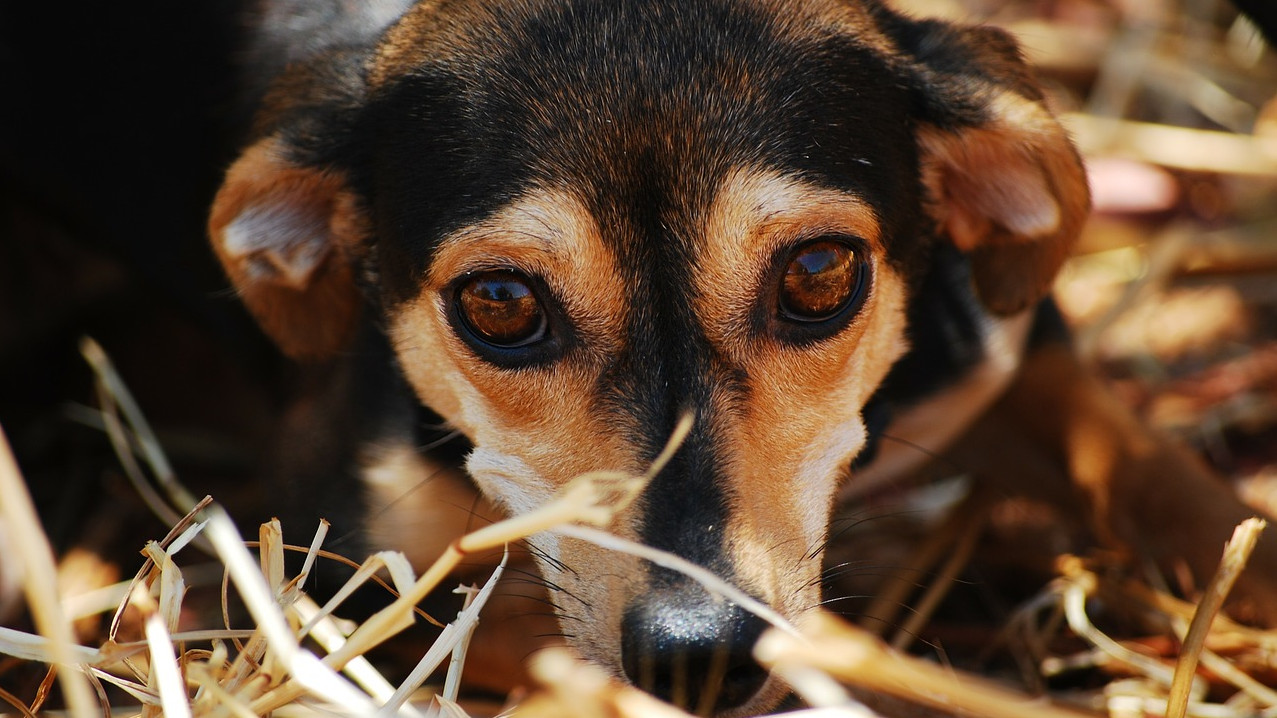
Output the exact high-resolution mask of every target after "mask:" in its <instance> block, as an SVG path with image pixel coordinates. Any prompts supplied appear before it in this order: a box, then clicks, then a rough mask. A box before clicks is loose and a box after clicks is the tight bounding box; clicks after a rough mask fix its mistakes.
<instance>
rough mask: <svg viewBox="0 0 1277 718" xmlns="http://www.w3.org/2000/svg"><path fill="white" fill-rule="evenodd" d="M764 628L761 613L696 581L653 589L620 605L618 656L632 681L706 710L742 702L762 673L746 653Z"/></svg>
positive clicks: (758, 686) (674, 700)
mask: <svg viewBox="0 0 1277 718" xmlns="http://www.w3.org/2000/svg"><path fill="white" fill-rule="evenodd" d="M697 592H698V593H699V595H697ZM764 628H766V624H765V623H764V622H763V621H762V619H760V618H758V617H757V616H755V615H753V614H752V613H749V612H747V611H744V610H742V609H741V608H740V607H738V606H736V605H735V604H732V603H728V602H727V601H723V600H718V599H715V598H713V597H711V596H709V595H708V594H707V593H705V592H704V591H703V590H701V589H699V588H697V589H695V592H693V591H685V592H679V593H667V594H658V595H654V596H650V597H647V598H645V599H644V600H642V601H641V602H640V603H638V604H635V605H634V606H632V607H631V608H630V609H629V610H628V611H626V613H625V617H624V619H623V620H622V623H621V653H622V663H623V665H624V668H625V673H626V675H627V676H628V677H629V679H630V681H632V682H633V683H634V684H635V685H636V686H638V687H640V688H642V689H643V690H646V691H648V692H649V693H652V694H653V695H656V696H657V697H659V698H661V699H663V700H666V701H668V702H670V703H673V704H674V705H677V706H680V707H683V708H685V709H687V710H690V711H693V712H695V713H696V714H697V715H709V714H712V713H717V712H719V711H725V710H729V709H731V708H736V707H739V706H742V705H744V704H746V703H747V702H749V700H750V699H751V698H753V697H754V695H755V694H757V693H758V691H759V690H760V689H761V688H762V687H763V684H764V683H765V682H766V681H767V671H766V670H765V669H764V668H763V667H762V666H760V665H759V664H758V663H757V662H756V661H755V660H754V658H753V653H752V651H753V647H754V643H755V642H756V641H757V640H758V637H759V636H760V635H761V634H762V632H763V629H764Z"/></svg>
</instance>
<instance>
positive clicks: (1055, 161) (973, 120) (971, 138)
mask: <svg viewBox="0 0 1277 718" xmlns="http://www.w3.org/2000/svg"><path fill="white" fill-rule="evenodd" d="M886 25H887V29H888V32H889V33H890V34H891V35H893V38H894V39H895V40H896V41H897V42H898V43H899V45H900V47H901V49H902V50H904V52H905V53H907V59H906V62H908V63H909V64H910V65H911V68H910V74H911V75H912V76H913V77H914V79H915V85H914V88H913V89H914V92H915V93H916V99H917V103H918V113H919V119H920V123H919V130H918V141H919V149H920V152H921V163H922V180H923V185H924V189H925V191H926V192H927V194H928V203H929V211H930V213H931V215H932V217H933V218H934V220H935V221H936V223H937V225H938V227H939V229H940V231H941V233H942V234H944V235H946V236H947V237H948V238H949V239H950V240H951V241H952V242H953V243H954V244H955V245H957V247H958V248H959V249H961V250H962V251H964V252H967V253H969V255H970V256H971V262H972V272H973V276H974V282H975V288H976V291H977V293H978V294H979V297H980V299H981V301H982V302H983V303H984V304H985V306H986V307H988V308H989V309H990V310H991V311H993V312H995V313H998V314H1012V313H1015V312H1018V311H1020V310H1022V309H1024V308H1026V307H1029V306H1031V305H1033V304H1034V303H1036V302H1037V301H1038V300H1040V299H1041V298H1042V297H1044V296H1046V294H1047V293H1048V292H1049V291H1050V287H1051V281H1052V279H1053V278H1054V277H1055V274H1056V272H1057V271H1058V270H1059V268H1060V265H1061V264H1062V263H1063V261H1064V259H1065V258H1066V257H1067V256H1068V253H1069V251H1070V249H1071V248H1072V246H1073V244H1074V241H1075V240H1076V239H1077V235H1078V232H1079V231H1080V230H1081V227H1082V223H1083V221H1084V220H1085V218H1086V215H1087V211H1088V209H1089V207H1090V194H1089V192H1088V190H1087V183H1086V172H1085V170H1084V169H1083V167H1082V161H1081V159H1080V158H1079V157H1078V154H1077V151H1076V150H1075V149H1074V147H1073V144H1072V142H1070V140H1069V138H1068V136H1067V135H1066V133H1065V131H1064V129H1063V128H1062V127H1061V126H1060V124H1059V122H1058V121H1056V119H1055V117H1054V116H1053V115H1052V114H1051V112H1050V111H1049V110H1048V109H1047V108H1046V106H1045V104H1044V103H1043V96H1042V92H1041V89H1040V88H1039V87H1038V85H1037V82H1036V81H1035V80H1034V78H1033V76H1032V73H1031V72H1030V70H1029V68H1028V66H1027V65H1026V63H1025V62H1024V60H1023V59H1022V58H1021V56H1020V52H1019V49H1018V47H1017V46H1016V44H1015V41H1014V40H1013V39H1012V38H1011V36H1010V35H1008V34H1007V33H1005V32H1003V31H1001V30H998V29H995V28H988V27H960V26H954V25H950V24H947V23H941V22H934V21H923V22H910V21H907V20H904V19H903V18H900V17H892V18H890V20H889V22H888V23H886Z"/></svg>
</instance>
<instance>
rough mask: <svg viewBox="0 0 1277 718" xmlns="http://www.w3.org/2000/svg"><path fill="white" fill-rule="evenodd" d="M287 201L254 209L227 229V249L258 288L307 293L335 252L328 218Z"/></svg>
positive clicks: (223, 238)
mask: <svg viewBox="0 0 1277 718" xmlns="http://www.w3.org/2000/svg"><path fill="white" fill-rule="evenodd" d="M317 209H318V208H316V207H314V206H310V203H294V202H289V201H288V200H287V199H286V198H276V201H274V202H270V203H266V204H258V205H253V206H250V207H248V208H246V209H244V211H242V212H240V213H239V215H238V216H237V217H236V218H235V219H234V220H233V221H232V222H231V223H230V224H228V225H227V226H226V229H225V230H224V232H223V235H222V249H223V251H225V253H226V256H227V259H229V260H232V261H236V262H239V263H241V266H242V269H243V271H244V273H245V275H246V277H247V278H248V279H249V280H251V281H254V282H273V283H276V284H280V285H284V286H288V287H291V288H293V289H304V288H305V287H306V285H307V284H308V283H309V282H310V278H311V275H312V274H313V273H314V271H315V268H316V267H318V266H319V265H320V263H321V262H323V261H324V259H325V257H327V256H328V252H329V251H330V247H331V244H330V238H329V236H328V235H329V231H328V216H327V213H326V212H321V211H316V210H317Z"/></svg>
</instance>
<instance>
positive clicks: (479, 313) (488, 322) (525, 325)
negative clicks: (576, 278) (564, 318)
mask: <svg viewBox="0 0 1277 718" xmlns="http://www.w3.org/2000/svg"><path fill="white" fill-rule="evenodd" d="M457 309H458V310H459V312H460V315H461V318H462V320H463V321H464V322H465V325H466V327H467V328H468V329H469V330H470V331H471V333H473V334H474V335H475V337H476V338H478V339H480V340H482V341H484V342H487V343H488V344H492V345H494V346H498V347H520V346H525V345H528V344H531V343H533V342H535V341H537V340H539V339H541V338H542V337H544V336H545V332H546V317H545V310H544V309H542V307H541V302H540V301H539V300H538V299H537V297H536V294H534V293H533V291H532V287H531V286H530V283H529V280H528V278H527V277H525V276H523V275H520V274H518V273H516V272H509V271H494V272H483V273H480V274H476V275H474V276H473V277H471V278H470V279H468V280H467V281H466V282H465V283H463V284H462V285H461V286H460V288H458V290H457Z"/></svg>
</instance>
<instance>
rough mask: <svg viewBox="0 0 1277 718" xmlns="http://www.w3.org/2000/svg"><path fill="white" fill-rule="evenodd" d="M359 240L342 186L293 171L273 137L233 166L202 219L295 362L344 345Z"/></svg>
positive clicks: (356, 308)
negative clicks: (208, 214)
mask: <svg viewBox="0 0 1277 718" xmlns="http://www.w3.org/2000/svg"><path fill="white" fill-rule="evenodd" d="M255 213H256V214H255ZM254 217H258V218H259V219H256V220H255V219H254ZM262 217H264V218H262ZM241 227H244V229H240V228H241ZM366 234H367V230H366V225H365V221H364V219H363V217H362V215H361V214H360V212H359V211H358V209H357V206H356V202H355V199H354V197H353V195H351V194H350V192H349V191H348V190H347V189H346V182H345V179H344V178H343V177H341V176H340V175H338V174H335V173H332V172H325V171H321V170H317V169H314V168H310V167H299V166H295V165H292V164H291V163H289V162H288V161H287V160H285V159H284V151H283V143H282V141H280V140H278V139H275V138H267V139H265V140H262V141H260V142H258V143H257V144H255V145H253V146H252V147H250V148H249V149H248V150H247V151H245V152H244V154H243V155H242V156H241V157H240V159H239V160H238V161H236V162H235V164H234V165H232V166H231V169H230V171H229V172H228V173H227V175H226V180H225V182H224V183H223V185H222V188H221V190H220V191H218V193H217V197H216V199H215V200H214V202H213V209H212V213H211V215H210V218H209V236H210V237H211V239H212V244H213V250H214V251H215V252H216V254H217V258H218V259H219V260H221V262H222V266H223V267H224V268H225V269H226V273H227V275H228V276H229V277H230V279H231V282H232V283H233V284H234V285H235V288H236V290H238V291H239V293H240V296H241V297H242V298H243V300H244V303H245V304H246V305H247V306H248V308H249V310H250V311H252V313H253V316H255V317H256V318H257V320H258V322H260V323H261V325H262V328H263V329H265V330H266V332H267V333H268V334H270V336H271V338H272V339H274V340H275V341H276V343H278V344H279V346H280V348H281V349H283V350H284V351H285V352H286V353H288V354H289V355H290V356H293V357H295V358H314V357H323V356H327V355H329V354H332V353H333V352H335V351H337V350H338V349H340V348H341V347H343V346H345V345H346V343H347V342H349V341H350V339H351V336H352V335H353V333H354V331H355V328H356V325H357V322H358V319H359V315H360V310H361V307H362V301H361V298H360V296H359V291H358V289H357V288H356V286H355V281H354V273H353V272H354V270H353V260H354V257H355V256H357V255H358V254H359V252H360V251H361V250H362V243H363V239H364V237H365V236H366Z"/></svg>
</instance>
